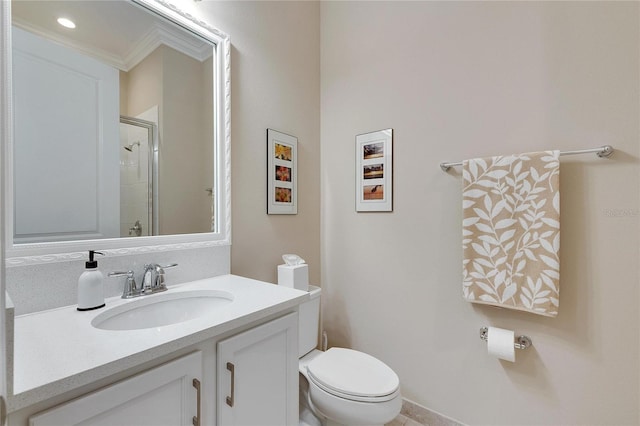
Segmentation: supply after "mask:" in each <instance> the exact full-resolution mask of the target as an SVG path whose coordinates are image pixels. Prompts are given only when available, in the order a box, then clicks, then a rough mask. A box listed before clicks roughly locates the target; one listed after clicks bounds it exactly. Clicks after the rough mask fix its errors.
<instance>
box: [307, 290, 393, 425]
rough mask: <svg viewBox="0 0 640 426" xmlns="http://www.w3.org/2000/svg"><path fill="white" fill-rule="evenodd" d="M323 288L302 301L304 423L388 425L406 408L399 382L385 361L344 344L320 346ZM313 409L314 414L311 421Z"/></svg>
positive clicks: (313, 291)
mask: <svg viewBox="0 0 640 426" xmlns="http://www.w3.org/2000/svg"><path fill="white" fill-rule="evenodd" d="M319 308H320V289H319V288H317V287H315V288H313V287H312V289H311V299H310V300H309V301H308V302H305V303H304V304H302V305H300V311H299V320H300V324H299V327H300V330H299V337H300V347H299V356H300V358H299V371H300V375H301V377H300V382H301V383H300V404H301V406H300V424H301V425H312V426H317V425H319V424H322V425H325V426H333V425H349V426H374V425H384V424H385V423H388V422H390V421H391V420H393V419H394V418H395V417H396V416H397V415H398V414H399V413H400V409H401V407H402V396H401V395H400V381H399V379H398V376H397V375H396V373H395V372H394V371H393V370H392V369H391V368H389V367H388V366H387V365H386V364H384V363H383V362H382V361H380V360H378V359H376V358H374V357H373V356H371V355H368V354H366V353H363V352H359V351H355V350H352V349H345V348H335V347H334V348H330V349H329V350H327V351H326V352H322V351H319V350H317V349H315V346H316V343H317V336H318V332H317V330H318V322H319V313H320V309H319ZM310 413H313V415H314V416H315V418H316V419H315V420H314V419H311V420H310V419H309V417H310Z"/></svg>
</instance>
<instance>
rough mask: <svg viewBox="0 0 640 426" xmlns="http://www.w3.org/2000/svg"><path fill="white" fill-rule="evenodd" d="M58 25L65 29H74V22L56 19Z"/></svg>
mask: <svg viewBox="0 0 640 426" xmlns="http://www.w3.org/2000/svg"><path fill="white" fill-rule="evenodd" d="M58 24H60V25H62V26H63V27H65V28H71V29H74V28H75V27H76V24H75V22H73V21H72V20H71V19H67V18H58Z"/></svg>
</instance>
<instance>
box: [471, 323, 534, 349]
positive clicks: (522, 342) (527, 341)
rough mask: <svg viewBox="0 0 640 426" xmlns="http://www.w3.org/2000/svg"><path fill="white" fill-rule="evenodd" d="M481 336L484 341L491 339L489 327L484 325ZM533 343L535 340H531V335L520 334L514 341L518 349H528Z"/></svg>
mask: <svg viewBox="0 0 640 426" xmlns="http://www.w3.org/2000/svg"><path fill="white" fill-rule="evenodd" d="M480 338H481V339H482V340H484V341H487V340H488V339H489V328H487V327H482V328H481V329H480ZM532 344H533V342H532V341H531V338H529V336H518V337H517V338H516V341H515V342H514V343H513V346H514V347H515V348H516V349H527V348H528V347H529V346H531V345H532Z"/></svg>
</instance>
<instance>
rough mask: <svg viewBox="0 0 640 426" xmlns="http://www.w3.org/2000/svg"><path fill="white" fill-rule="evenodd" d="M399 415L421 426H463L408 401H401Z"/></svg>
mask: <svg viewBox="0 0 640 426" xmlns="http://www.w3.org/2000/svg"><path fill="white" fill-rule="evenodd" d="M400 414H401V415H402V416H405V417H407V418H409V419H411V420H413V421H414V422H416V423H419V424H421V425H429V426H464V423H461V422H459V421H457V420H454V419H452V418H451V417H447V416H445V415H443V414H440V413H438V412H436V411H433V410H430V409H428V408H426V407H423V406H422V405H420V404H417V403H415V402H413V401H410V400H408V399H403V400H402V410H401V411H400Z"/></svg>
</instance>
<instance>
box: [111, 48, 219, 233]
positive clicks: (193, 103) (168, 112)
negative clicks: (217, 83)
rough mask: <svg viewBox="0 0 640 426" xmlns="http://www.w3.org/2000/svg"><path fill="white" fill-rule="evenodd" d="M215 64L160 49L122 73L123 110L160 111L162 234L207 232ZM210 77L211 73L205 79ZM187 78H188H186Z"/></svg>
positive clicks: (159, 166)
mask: <svg viewBox="0 0 640 426" xmlns="http://www.w3.org/2000/svg"><path fill="white" fill-rule="evenodd" d="M212 63H213V62H212V60H211V59H209V60H207V61H204V62H200V61H198V60H195V59H193V58H191V57H189V56H187V55H185V54H183V53H181V52H178V51H177V50H175V49H172V48H171V47H168V46H165V45H161V46H159V47H158V48H157V49H155V50H154V51H153V52H152V53H151V54H150V55H149V56H147V57H146V58H145V59H144V60H143V61H141V62H140V63H139V64H138V65H136V66H135V67H134V68H133V69H132V70H130V71H129V72H128V73H123V72H121V73H120V76H121V78H120V81H121V84H120V88H121V110H123V106H122V103H123V102H122V99H126V100H127V105H126V109H124V110H125V111H128V115H131V116H137V115H139V114H140V113H142V112H144V111H146V110H148V109H149V108H151V107H153V106H155V105H157V106H158V109H159V115H160V120H159V121H160V122H159V126H158V128H159V135H160V136H159V142H160V143H159V146H160V149H159V156H158V170H159V176H158V180H159V182H160V186H159V188H160V189H159V194H158V203H159V211H160V212H159V231H160V234H161V235H170V234H188V233H194V232H208V231H209V230H210V229H211V197H210V196H209V195H208V194H207V192H206V189H207V188H211V187H212V180H213V171H212V167H213V161H212V158H213V151H212V144H211V141H212V140H213V127H212V117H213V105H212V103H213V98H212V96H207V94H211V93H212V90H213V88H212V78H211V75H212V73H213V70H212ZM207 73H208V74H207ZM185 76H189V77H188V78H185Z"/></svg>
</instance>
